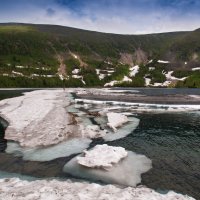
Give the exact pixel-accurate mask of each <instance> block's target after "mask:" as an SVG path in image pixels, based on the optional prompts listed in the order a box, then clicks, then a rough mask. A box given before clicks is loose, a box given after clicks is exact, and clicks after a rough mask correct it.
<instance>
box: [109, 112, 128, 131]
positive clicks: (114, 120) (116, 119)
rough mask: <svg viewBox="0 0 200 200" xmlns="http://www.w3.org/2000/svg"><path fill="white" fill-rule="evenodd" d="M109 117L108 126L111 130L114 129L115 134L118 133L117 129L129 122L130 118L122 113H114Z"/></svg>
mask: <svg viewBox="0 0 200 200" xmlns="http://www.w3.org/2000/svg"><path fill="white" fill-rule="evenodd" d="M107 117H108V123H107V125H108V126H109V127H110V128H112V129H113V130H114V131H115V132H116V131H117V129H116V128H118V127H120V126H122V125H123V124H125V123H127V122H128V117H127V116H125V115H123V114H120V113H114V112H111V113H107Z"/></svg>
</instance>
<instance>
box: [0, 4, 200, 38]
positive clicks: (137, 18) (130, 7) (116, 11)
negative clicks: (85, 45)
mask: <svg viewBox="0 0 200 200" xmlns="http://www.w3.org/2000/svg"><path fill="white" fill-rule="evenodd" d="M0 22H1V23H4V22H22V23H35V24H57V25H64V26H69V27H76V28H81V29H86V30H93V31H100V32H107V33H118V34H147V33H160V32H171V31H187V30H195V29H197V28H200V0H0Z"/></svg>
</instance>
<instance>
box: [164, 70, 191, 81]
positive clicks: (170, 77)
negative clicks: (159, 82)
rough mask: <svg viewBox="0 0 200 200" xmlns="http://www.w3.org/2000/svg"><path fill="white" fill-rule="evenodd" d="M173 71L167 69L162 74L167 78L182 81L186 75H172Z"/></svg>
mask: <svg viewBox="0 0 200 200" xmlns="http://www.w3.org/2000/svg"><path fill="white" fill-rule="evenodd" d="M173 72H174V71H169V72H167V73H164V75H165V76H166V79H167V80H177V81H184V80H185V79H186V78H187V77H183V78H176V77H175V76H172V74H173Z"/></svg>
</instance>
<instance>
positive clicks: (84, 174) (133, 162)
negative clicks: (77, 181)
mask: <svg viewBox="0 0 200 200" xmlns="http://www.w3.org/2000/svg"><path fill="white" fill-rule="evenodd" d="M150 168H151V160H150V159H148V158H147V157H146V156H143V155H138V154H136V153H134V152H131V151H128V155H127V157H125V158H124V159H123V160H121V161H120V162H119V163H117V164H115V165H113V166H112V167H111V168H109V170H105V169H95V168H87V167H84V166H81V165H80V164H79V163H78V162H77V157H75V158H73V159H72V160H70V161H69V162H68V163H67V164H66V165H65V166H64V168H63V171H64V172H66V173H69V174H71V175H73V176H76V177H80V178H86V179H89V180H94V181H96V180H100V181H102V182H105V183H111V184H119V185H125V186H133V187H135V186H136V185H137V184H138V183H140V182H141V174H142V173H145V172H147V171H148V170H149V169H150Z"/></svg>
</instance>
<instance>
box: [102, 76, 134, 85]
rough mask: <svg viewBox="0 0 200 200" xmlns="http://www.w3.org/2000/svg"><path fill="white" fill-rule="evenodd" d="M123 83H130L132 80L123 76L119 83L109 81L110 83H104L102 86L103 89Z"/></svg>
mask: <svg viewBox="0 0 200 200" xmlns="http://www.w3.org/2000/svg"><path fill="white" fill-rule="evenodd" d="M123 82H132V79H130V78H129V77H127V76H124V78H123V79H122V80H121V81H117V80H113V81H111V82H109V83H106V84H105V85H104V87H109V86H110V87H113V86H114V85H116V84H120V83H123Z"/></svg>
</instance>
